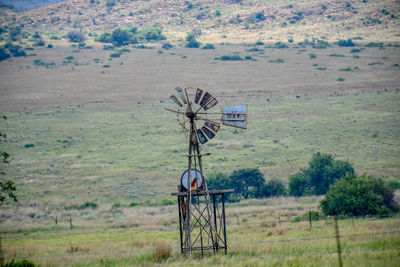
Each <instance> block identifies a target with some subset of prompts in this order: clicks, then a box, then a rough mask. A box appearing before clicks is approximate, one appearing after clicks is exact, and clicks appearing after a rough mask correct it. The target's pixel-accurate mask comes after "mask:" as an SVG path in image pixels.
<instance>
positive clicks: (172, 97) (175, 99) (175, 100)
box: [170, 95, 183, 107]
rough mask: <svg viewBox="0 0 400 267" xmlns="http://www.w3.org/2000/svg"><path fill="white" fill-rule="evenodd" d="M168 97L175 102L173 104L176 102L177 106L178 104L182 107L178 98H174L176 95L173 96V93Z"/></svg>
mask: <svg viewBox="0 0 400 267" xmlns="http://www.w3.org/2000/svg"><path fill="white" fill-rule="evenodd" d="M170 98H171V99H172V101H174V102H175V104H177V105H178V106H180V107H182V106H183V105H182V103H181V102H179V100H178V98H176V96H174V95H171V96H170Z"/></svg>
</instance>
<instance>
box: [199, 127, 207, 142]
mask: <svg viewBox="0 0 400 267" xmlns="http://www.w3.org/2000/svg"><path fill="white" fill-rule="evenodd" d="M197 136H198V137H199V141H200V143H202V144H205V143H207V141H208V140H207V138H206V136H205V135H204V133H203V132H202V131H201V130H200V129H197Z"/></svg>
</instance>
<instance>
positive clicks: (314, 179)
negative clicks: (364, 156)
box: [289, 152, 354, 196]
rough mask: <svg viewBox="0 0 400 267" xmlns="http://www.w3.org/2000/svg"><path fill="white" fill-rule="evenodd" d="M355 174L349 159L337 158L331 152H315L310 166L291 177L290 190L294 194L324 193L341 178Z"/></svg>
mask: <svg viewBox="0 0 400 267" xmlns="http://www.w3.org/2000/svg"><path fill="white" fill-rule="evenodd" d="M349 174H354V169H353V167H352V165H351V164H350V163H349V162H348V161H341V160H335V159H334V157H333V156H332V155H330V154H323V153H320V152H317V153H315V154H313V156H312V158H311V160H310V162H309V163H308V168H306V169H302V170H301V171H300V172H299V173H296V174H294V175H291V176H290V177H289V192H290V195H293V196H302V195H311V194H315V195H322V194H325V193H326V192H327V191H328V189H329V186H330V185H332V184H334V183H335V182H336V181H337V180H339V179H340V178H342V177H344V176H346V175H349Z"/></svg>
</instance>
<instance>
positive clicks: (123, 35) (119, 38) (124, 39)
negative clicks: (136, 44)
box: [112, 29, 132, 46]
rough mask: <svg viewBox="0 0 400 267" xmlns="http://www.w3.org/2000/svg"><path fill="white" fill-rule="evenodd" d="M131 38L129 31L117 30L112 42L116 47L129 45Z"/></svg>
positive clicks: (113, 34) (114, 32)
mask: <svg viewBox="0 0 400 267" xmlns="http://www.w3.org/2000/svg"><path fill="white" fill-rule="evenodd" d="M131 37H132V36H131V33H130V32H129V31H128V30H127V29H124V30H122V29H115V30H114V31H113V33H112V40H113V42H114V43H115V45H116V46H121V45H127V44H129V43H130V40H131Z"/></svg>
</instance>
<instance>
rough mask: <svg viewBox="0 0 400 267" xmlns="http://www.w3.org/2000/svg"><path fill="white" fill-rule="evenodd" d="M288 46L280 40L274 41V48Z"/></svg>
mask: <svg viewBox="0 0 400 267" xmlns="http://www.w3.org/2000/svg"><path fill="white" fill-rule="evenodd" d="M288 47H289V46H287V45H286V44H285V43H282V42H277V43H275V48H281V49H282V48H288Z"/></svg>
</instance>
